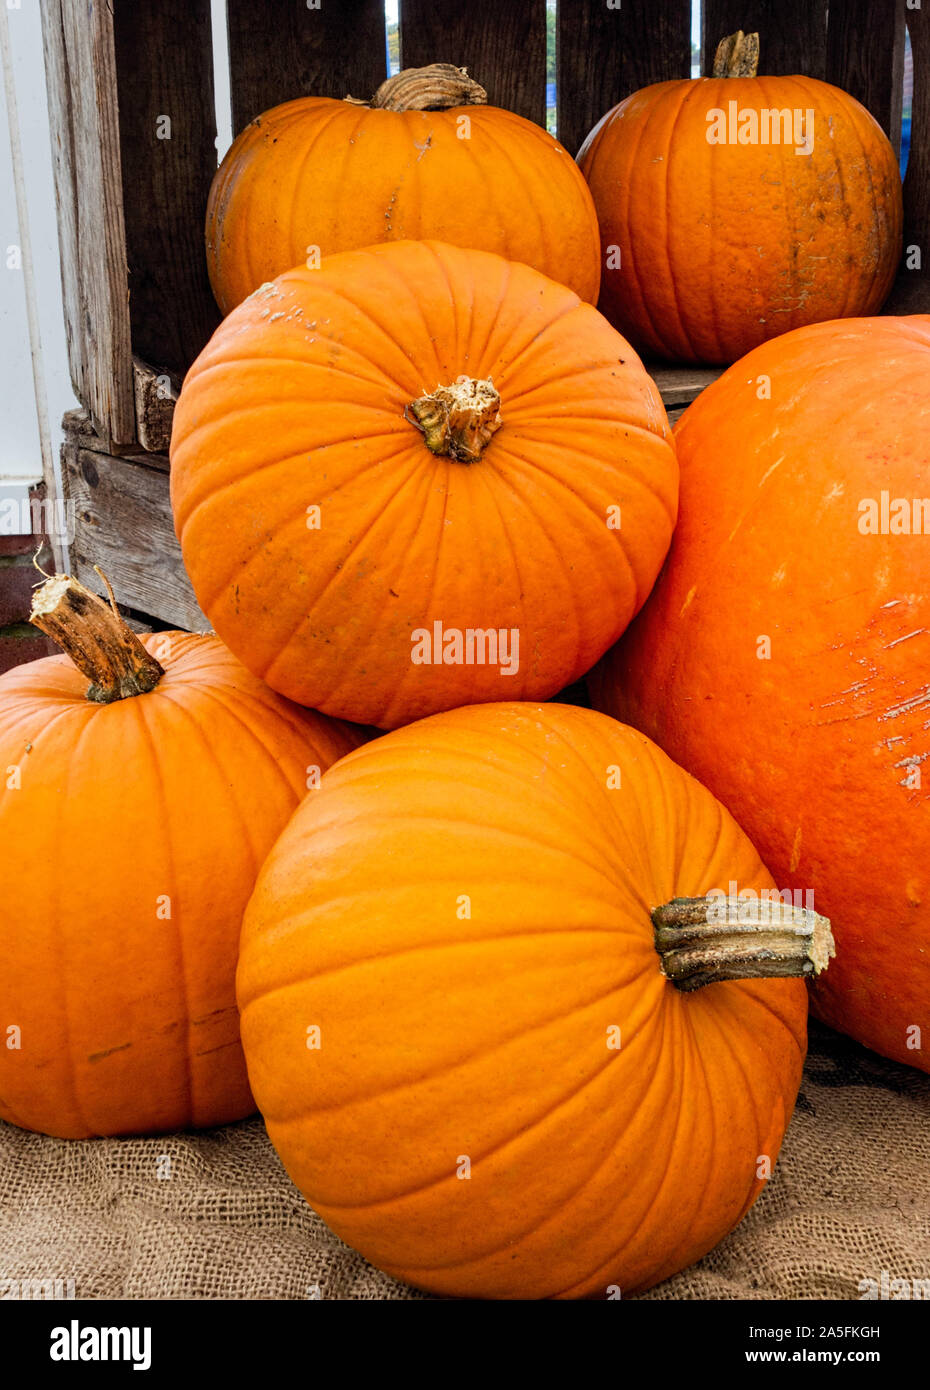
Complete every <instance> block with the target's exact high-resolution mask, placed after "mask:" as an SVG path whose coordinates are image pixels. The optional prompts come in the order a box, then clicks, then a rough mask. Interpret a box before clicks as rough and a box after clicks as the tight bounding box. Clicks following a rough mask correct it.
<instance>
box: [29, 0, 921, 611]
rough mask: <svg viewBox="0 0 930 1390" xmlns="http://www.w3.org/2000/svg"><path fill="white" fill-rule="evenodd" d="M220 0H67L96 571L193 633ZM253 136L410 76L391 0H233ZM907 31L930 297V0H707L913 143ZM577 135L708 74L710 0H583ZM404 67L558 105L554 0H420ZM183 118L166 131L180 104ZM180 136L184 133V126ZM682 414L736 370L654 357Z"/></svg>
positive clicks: (70, 131) (51, 27) (61, 20)
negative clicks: (181, 507)
mask: <svg viewBox="0 0 930 1390" xmlns="http://www.w3.org/2000/svg"><path fill="white" fill-rule="evenodd" d="M911 3H913V0H911ZM210 8H211V7H210V3H209V0H146V3H141V0H44V3H43V6H42V22H43V31H44V42H45V55H46V68H47V73H48V85H49V100H50V115H51V129H52V143H53V152H54V166H55V183H56V195H57V201H58V224H59V238H60V243H61V258H62V284H63V289H64V303H65V319H66V328H67V337H68V352H69V359H70V366H71V375H72V379H73V382H74V387H75V391H76V394H77V396H78V399H79V400H80V402H81V404H82V406H83V411H82V412H77V413H73V414H71V415H69V416H67V417H66V420H65V431H66V440H65V444H64V450H63V477H64V486H65V490H66V495H67V497H68V498H69V500H70V501H71V502H72V503H73V504H74V507H75V509H76V527H75V539H74V542H73V544H72V547H71V556H72V570H73V572H74V573H75V574H77V575H78V577H79V578H81V579H82V580H83V581H84V582H85V583H87V584H88V585H90V586H91V587H94V588H97V589H98V590H99V589H100V583H99V580H98V578H97V576H96V574H95V573H94V571H93V568H92V566H93V565H94V564H95V563H96V564H100V565H102V566H103V568H104V569H105V570H106V571H107V573H108V574H109V576H110V579H111V581H112V583H113V586H114V589H115V591H116V594H117V597H118V598H119V600H120V601H121V602H122V603H124V604H126V605H128V606H129V607H131V608H133V609H136V610H141V611H143V612H147V613H150V614H152V615H153V616H154V617H155V618H158V619H160V620H162V621H163V622H169V623H174V624H177V625H178V626H181V627H189V628H195V629H196V628H202V627H204V626H205V625H206V623H205V619H204V618H203V615H202V613H201V612H200V609H199V608H198V606H197V603H196V600H195V599H194V596H193V593H192V592H191V589H190V585H189V583H188V580H187V577H186V575H185V572H184V567H183V564H182V562H181V556H180V551H179V548H178V545H177V542H176V540H175V537H174V529H173V525H172V520H171V511H170V506H169V501H168V468H169V464H168V458H167V445H168V439H169V438H170V428H171V410H172V404H173V399H172V398H173V397H174V396H175V395H176V392H177V390H178V388H179V385H180V382H181V380H182V378H183V375H184V373H185V371H186V370H187V368H188V366H189V365H190V363H191V361H192V360H193V359H194V357H195V356H196V355H197V353H198V352H199V351H200V349H201V348H202V347H203V345H204V343H205V342H206V341H207V339H208V338H209V336H210V334H211V333H212V331H213V329H214V328H215V327H216V325H217V323H218V321H219V314H218V311H217V308H216V305H215V304H214V301H213V296H212V294H211V292H210V287H209V283H208V280H207V274H206V264H205V258H204V249H203V222H204V211H205V207H206V201H207V193H208V190H209V187H210V181H211V179H212V177H213V173H214V171H215V168H216V162H217V161H216V143H215V142H216V121H215V111H214V84H213V69H214V56H213V35H212V33H211V24H210ZM227 16H228V42H229V65H230V79H231V92H232V118H233V132H234V134H235V133H238V131H240V130H241V129H242V127H243V126H244V125H246V124H247V123H248V122H249V121H250V120H251V119H252V118H253V117H254V116H256V115H257V114H258V113H259V112H260V111H262V110H265V109H266V108H267V107H269V106H273V105H275V104H276V103H278V102H281V101H285V100H287V99H289V98H291V97H295V96H298V95H301V94H305V93H314V94H317V95H322V96H333V97H343V96H345V95H347V94H349V93H351V94H352V95H354V96H368V95H370V94H371V93H372V92H374V90H375V89H376V87H377V86H378V85H379V83H380V82H381V81H382V80H383V79H384V77H385V75H386V43H385V26H384V9H383V3H382V0H320V3H319V6H318V7H312V6H311V5H308V3H307V0H227ZM905 25H907V28H908V30H909V33H910V39H911V45H912V49H913V55H914V105H913V116H912V129H911V152H910V160H909V165H908V171H907V178H906V180H905V185H904V193H905V217H906V223H905V246H906V247H907V246H917V247H920V248H921V250H922V253H923V257H924V260H925V261H926V262H927V265H926V266H925V267H924V268H923V269H922V270H909V271H902V274H901V276H900V277H899V280H898V283H897V285H896V287H895V290H894V291H893V293H892V296H891V299H890V300H889V303H888V305H887V311H888V312H893V313H916V312H924V313H926V312H930V0H925V3H924V5H923V6H922V7H921V8H909V7H908V0H829V6H828V4H827V0H704V4H703V31H704V37H705V42H704V70H707V62H708V57H710V58H711V59H712V56H713V50H714V45H715V42H716V40H717V39H718V38H719V37H722V36H723V35H725V34H728V33H732V32H733V31H735V30H736V29H738V28H742V29H744V30H747V31H751V30H756V29H757V30H758V31H759V33H760V36H761V43H762V51H763V55H764V58H763V62H764V69H765V71H766V72H769V73H772V74H781V73H795V72H801V73H809V74H811V75H812V76H815V77H820V78H824V79H825V80H827V81H830V82H834V83H836V84H837V85H838V86H841V87H843V88H845V89H846V91H848V92H850V93H851V94H852V95H853V96H855V97H856V98H858V100H859V101H861V102H862V103H863V104H864V105H865V106H866V107H868V109H869V110H870V111H871V112H872V114H873V115H874V116H875V117H876V119H877V120H878V121H879V122H880V123H881V125H882V126H883V127H884V129H885V130H886V132H887V133H888V135H889V137H890V138H891V141H892V143H893V144H894V145H895V147H896V148H897V147H898V145H899V143H900V132H901V88H902V71H903V61H904V42H905V38H904V36H905ZM556 31H557V32H556V54H557V80H558V119H559V131H558V133H559V138H560V139H561V140H562V142H563V144H565V145H566V146H567V147H568V148H569V149H570V150H571V151H572V153H575V152H576V150H577V148H578V146H579V145H580V143H581V141H582V140H583V138H584V137H585V135H586V134H587V132H588V131H589V130H590V128H591V127H592V126H593V125H594V123H595V121H596V120H597V119H598V118H599V117H600V116H601V115H602V114H603V113H604V112H605V111H606V110H607V109H608V108H609V107H611V106H612V105H614V104H615V103H616V102H618V101H620V100H621V99H622V98H623V97H625V96H627V95H628V94H629V93H630V92H632V91H635V90H636V89H637V88H639V87H642V86H645V85H646V84H648V83H650V82H658V81H662V80H666V79H670V78H677V77H687V76H689V75H690V66H691V52H690V36H691V6H690V0H622V4H621V5H619V7H617V6H614V5H609V4H608V3H607V0H559V2H558V9H557V16H556ZM400 45H401V62H402V65H403V66H405V67H415V66H420V65H422V64H425V63H428V62H434V61H442V62H454V63H457V64H458V65H460V66H465V67H468V69H469V71H470V72H472V73H473V74H474V75H475V76H476V77H477V78H478V79H479V80H480V81H481V82H482V84H483V85H484V86H485V87H487V89H488V94H489V100H490V101H491V102H492V103H494V104H495V105H499V106H505V107H509V108H511V109H512V110H514V111H517V112H519V113H520V114H521V115H523V116H526V117H528V118H529V119H530V120H533V121H537V122H539V123H540V124H544V123H545V118H546V110H545V107H546V9H545V3H544V0H468V3H464V2H463V0H400ZM165 117H167V118H168V120H169V121H170V127H169V126H166V124H165V120H164V118H165ZM166 133H170V138H164V137H165V135H166ZM654 375H655V376H656V379H657V381H658V382H659V386H660V389H661V391H662V396H663V399H664V400H665V402H666V405H667V407H668V408H669V413H670V414H672V415H674V414H677V413H679V412H680V409H681V408H682V407H683V406H684V405H686V404H687V402H689V401H690V400H692V399H693V398H694V397H695V396H696V395H697V394H698V392H699V391H700V390H701V389H702V388H703V387H704V386H705V385H706V384H707V383H708V381H710V380H712V379H713V377H715V376H716V375H718V372H717V371H716V370H702V369H699V368H689V369H685V368H671V369H670V368H662V369H657V370H656V371H655V372H654Z"/></svg>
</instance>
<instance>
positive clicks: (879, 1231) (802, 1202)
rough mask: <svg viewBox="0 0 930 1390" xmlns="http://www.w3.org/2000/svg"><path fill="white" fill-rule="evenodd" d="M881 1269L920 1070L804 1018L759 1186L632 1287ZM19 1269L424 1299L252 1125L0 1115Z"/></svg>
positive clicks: (907, 1154) (925, 1258)
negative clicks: (119, 1128)
mask: <svg viewBox="0 0 930 1390" xmlns="http://www.w3.org/2000/svg"><path fill="white" fill-rule="evenodd" d="M159 1174H161V1176H159ZM882 1271H886V1272H887V1277H888V1279H890V1280H894V1279H906V1280H911V1281H913V1280H923V1279H930V1077H928V1076H926V1075H925V1074H923V1073H921V1072H917V1071H912V1070H910V1069H909V1068H906V1067H901V1066H895V1065H894V1064H893V1063H891V1062H886V1061H883V1060H882V1059H881V1058H879V1057H876V1056H874V1055H873V1054H872V1053H869V1052H866V1051H864V1050H863V1049H862V1048H860V1047H858V1046H857V1045H856V1044H855V1043H852V1042H850V1041H849V1040H848V1039H846V1038H841V1037H839V1036H838V1035H837V1034H834V1033H832V1032H830V1031H829V1030H827V1029H826V1028H822V1027H820V1026H819V1025H817V1024H813V1023H812V1025H811V1048H810V1054H809V1056H808V1061H807V1066H806V1069H805V1074H804V1082H803V1085H802V1088H801V1096H800V1099H799V1102H798V1107H797V1110H796V1112H795V1116H794V1119H793V1121H792V1123H791V1128H790V1130H789V1132H788V1136H787V1138H786V1140H785V1144H784V1147H783V1149H782V1154H781V1158H780V1160H779V1163H778V1167H777V1169H776V1172H775V1175H774V1177H773V1178H772V1180H771V1182H770V1183H769V1185H768V1187H767V1188H766V1190H765V1192H764V1193H763V1195H762V1196H761V1197H760V1199H759V1201H758V1202H757V1203H756V1205H755V1207H754V1208H753V1210H752V1211H751V1212H750V1213H749V1215H748V1216H747V1217H746V1219H745V1221H744V1222H743V1223H742V1225H741V1226H740V1227H739V1228H738V1229H737V1230H736V1231H735V1232H733V1234H732V1235H730V1236H729V1237H728V1238H727V1239H726V1240H724V1241H723V1243H722V1244H721V1245H719V1246H718V1247H717V1249H716V1250H714V1251H712V1252H711V1254H709V1255H708V1256H706V1258H705V1259H703V1260H702V1261H701V1262H700V1263H699V1264H697V1265H695V1266H694V1267H693V1268H691V1269H689V1270H685V1271H684V1272H683V1273H681V1274H679V1275H677V1276H676V1277H675V1278H673V1279H670V1280H668V1281H667V1282H666V1283H664V1284H662V1285H660V1286H659V1287H658V1288H655V1289H652V1290H651V1291H650V1292H649V1293H647V1294H644V1295H643V1297H644V1298H648V1299H737V1298H751V1299H760V1300H764V1299H769V1298H792V1299H858V1298H861V1297H862V1296H863V1294H862V1292H861V1291H860V1287H859V1285H860V1280H865V1279H874V1280H875V1281H876V1283H878V1282H879V1281H880V1280H881V1276H882ZM35 1279H42V1280H47V1279H62V1280H65V1281H67V1280H73V1281H74V1284H73V1291H74V1292H73V1296H74V1297H76V1298H79V1299H80V1298H85V1299H93V1298H156V1299H157V1298H161V1299H165V1298H190V1299H195V1298H208V1299H220V1298H222V1299H255V1298H260V1299H306V1298H321V1299H369V1300H371V1299H411V1298H423V1297H424V1295H423V1294H421V1293H418V1292H417V1291H416V1290H413V1289H410V1288H407V1287H405V1286H404V1285H402V1284H398V1283H397V1282H396V1281H395V1280H393V1279H390V1278H388V1277H387V1275H384V1274H381V1273H380V1272H379V1271H378V1270H375V1269H373V1268H372V1267H371V1266H370V1265H368V1264H366V1262H365V1261H364V1260H363V1259H362V1258H361V1256H359V1255H356V1254H355V1253H354V1251H352V1250H349V1249H347V1248H346V1246H344V1245H343V1244H341V1242H340V1241H338V1240H337V1239H336V1237H335V1236H333V1235H332V1234H331V1233H330V1232H329V1231H328V1230H327V1228H326V1227H325V1226H324V1225H323V1223H322V1221H321V1220H320V1219H319V1217H317V1216H316V1215H315V1214H314V1213H313V1212H312V1211H311V1210H310V1208H309V1207H308V1206H307V1205H306V1203H305V1202H304V1200H303V1198H302V1197H301V1196H300V1194H299V1193H298V1192H297V1191H296V1190H295V1188H294V1187H293V1186H292V1185H291V1183H290V1182H289V1180H288V1178H287V1176H286V1174H285V1173H284V1170H283V1168H282V1167H281V1164H280V1163H279V1161H278V1159H277V1157H276V1155H275V1153H274V1151H273V1149H272V1148H271V1145H270V1144H269V1142H268V1140H267V1138H266V1136H265V1133H264V1130H263V1128H262V1125H261V1122H260V1120H258V1119H253V1120H247V1121H244V1122H243V1123H242V1124H238V1125H230V1126H229V1127H227V1128H226V1129H222V1130H215V1131H211V1132H208V1133H201V1134H194V1135H191V1134H186V1135H176V1136H170V1137H167V1138H165V1137H162V1138H158V1139H144V1140H143V1139H131V1140H96V1141H91V1142H86V1143H75V1142H64V1141H60V1140H54V1139H46V1138H42V1137H39V1136H37V1135H33V1134H26V1133H24V1132H23V1131H22V1130H18V1129H14V1128H12V1127H11V1126H9V1125H4V1124H0V1281H2V1280H19V1281H22V1280H35ZM10 1287H11V1286H10V1285H8V1284H0V1296H7V1297H8V1296H9V1293H8V1292H7V1290H8V1289H9V1288H10ZM12 1287H15V1286H12ZM886 1287H888V1285H887V1283H886ZM898 1287H900V1286H898ZM65 1288H66V1289H67V1285H65Z"/></svg>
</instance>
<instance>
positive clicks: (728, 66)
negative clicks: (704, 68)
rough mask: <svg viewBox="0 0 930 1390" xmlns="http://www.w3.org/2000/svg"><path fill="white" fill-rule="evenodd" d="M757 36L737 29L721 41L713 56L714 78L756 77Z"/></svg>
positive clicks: (757, 64)
mask: <svg viewBox="0 0 930 1390" xmlns="http://www.w3.org/2000/svg"><path fill="white" fill-rule="evenodd" d="M758 73H759V35H758V34H744V33H743V31H742V29H737V31H736V33H735V34H728V35H727V37H726V38H725V39H721V40H720V42H719V43H718V45H717V52H716V53H715V54H714V77H757V76H758Z"/></svg>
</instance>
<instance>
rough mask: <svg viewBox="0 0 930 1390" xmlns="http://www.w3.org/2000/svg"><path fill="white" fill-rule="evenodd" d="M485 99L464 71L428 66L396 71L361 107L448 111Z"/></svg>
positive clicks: (449, 66) (444, 65)
mask: <svg viewBox="0 0 930 1390" xmlns="http://www.w3.org/2000/svg"><path fill="white" fill-rule="evenodd" d="M350 100H351V98H350ZM487 100H488V94H487V92H486V91H485V90H484V88H483V87H482V86H481V84H480V83H479V82H475V81H474V79H473V78H471V77H469V76H468V73H467V72H466V71H465V69H464V68H457V67H456V66H455V65H454V64H453V63H430V65H429V66H428V67H425V68H404V70H403V71H402V72H396V73H395V74H394V76H393V77H389V78H387V80H386V81H384V82H382V83H381V86H380V87H379V88H378V90H377V91H376V92H375V94H374V96H373V97H372V98H371V101H369V102H365V103H363V104H364V105H366V106H370V107H372V108H373V109H375V110H381V111H448V110H450V109H451V108H452V107H454V106H485V105H486V104H487Z"/></svg>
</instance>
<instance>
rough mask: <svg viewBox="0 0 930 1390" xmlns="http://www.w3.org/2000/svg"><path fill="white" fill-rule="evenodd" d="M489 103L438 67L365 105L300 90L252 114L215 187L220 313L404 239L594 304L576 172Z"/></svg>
mask: <svg viewBox="0 0 930 1390" xmlns="http://www.w3.org/2000/svg"><path fill="white" fill-rule="evenodd" d="M486 102H487V94H486V93H485V91H484V89H483V88H482V87H480V86H479V85H478V83H477V82H474V81H472V79H471V78H469V77H467V76H466V74H465V73H464V71H461V70H460V69H458V68H455V67H452V66H451V65H449V64H448V63H438V64H434V65H433V66H432V67H428V68H413V69H409V70H408V71H405V72H401V73H398V74H397V75H396V76H394V77H391V78H389V79H388V80H387V81H386V82H385V83H384V84H383V85H382V86H381V87H380V88H379V89H378V91H377V92H376V93H375V96H374V97H373V98H372V100H371V103H370V105H369V104H365V103H364V102H353V101H351V100H346V101H334V100H332V99H330V98H329V97H299V98H297V99H296V100H295V101H288V102H285V103H284V104H283V105H281V106H275V107H274V108H273V109H272V110H270V111H266V112H264V114H263V115H261V116H258V117H257V118H256V119H255V120H254V121H252V123H251V124H250V125H248V126H246V128H245V129H244V130H243V131H242V132H241V133H240V134H239V135H238V136H237V138H236V139H235V141H234V142H233V144H232V147H231V148H230V150H229V151H228V153H227V155H226V157H225V159H224V160H223V162H222V164H221V165H220V168H219V170H218V171H217V174H216V176H215V178H214V180H213V186H212V188H211V190H210V200H209V203H208V207H207V224H206V245H207V266H208V269H209V274H210V283H211V284H212V286H213V292H214V294H215V295H216V299H217V303H218V304H219V306H220V308H221V309H222V311H223V313H224V314H225V313H228V312H229V311H230V309H232V308H234V307H235V305H236V304H239V303H241V301H242V300H243V299H245V297H246V295H248V294H251V292H252V291H253V290H255V289H257V288H258V286H259V285H261V284H262V283H263V281H266V280H273V279H274V278H275V277H276V276H277V275H280V274H281V273H282V271H285V270H290V268H291V267H292V266H295V265H303V264H305V263H306V264H316V263H318V258H319V256H321V255H323V256H328V255H331V254H332V253H334V252H338V251H354V250H356V249H358V248H359V247H362V246H370V245H374V244H375V243H376V242H382V241H404V240H407V239H408V238H409V239H411V240H420V239H424V238H428V239H432V240H436V241H447V242H451V243H452V244H453V245H455V246H473V247H476V248H478V249H479V250H482V251H495V252H497V253H498V254H499V255H502V256H506V257H507V258H508V259H509V260H512V261H524V262H525V263H526V264H527V265H531V266H533V267H535V269H536V270H541V271H542V272H543V273H544V274H545V275H549V276H551V277H552V278H553V279H555V280H560V281H563V282H564V283H565V284H566V285H569V286H570V287H571V288H572V289H573V290H576V291H577V293H578V294H579V295H580V296H581V298H582V299H585V300H588V301H590V302H591V303H594V301H595V300H596V299H597V291H598V285H599V282H600V273H601V272H600V245H599V239H598V230H597V216H596V214H595V211H594V203H593V201H592V199H591V195H590V193H589V192H588V188H587V185H586V184H585V181H584V179H583V177H582V176H581V174H580V173H579V171H578V168H577V166H576V165H575V163H574V161H573V159H572V157H571V155H570V154H569V153H568V152H567V150H565V149H563V148H562V146H561V145H560V144H559V143H558V141H557V140H554V139H553V137H552V136H551V135H549V134H547V133H546V131H545V130H543V129H542V128H541V127H540V126H538V125H535V124H534V123H533V122H532V121H527V120H524V118H523V117H522V116H517V115H515V114H514V113H513V112H512V111H503V110H500V109H499V108H497V107H494V106H488V105H486Z"/></svg>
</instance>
